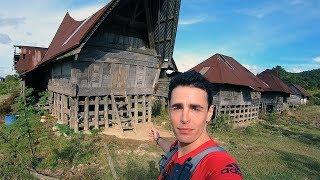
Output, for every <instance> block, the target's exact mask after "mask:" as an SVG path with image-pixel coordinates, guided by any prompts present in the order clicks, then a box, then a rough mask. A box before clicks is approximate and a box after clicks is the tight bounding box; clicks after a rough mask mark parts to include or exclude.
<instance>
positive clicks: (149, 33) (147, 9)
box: [143, 0, 156, 49]
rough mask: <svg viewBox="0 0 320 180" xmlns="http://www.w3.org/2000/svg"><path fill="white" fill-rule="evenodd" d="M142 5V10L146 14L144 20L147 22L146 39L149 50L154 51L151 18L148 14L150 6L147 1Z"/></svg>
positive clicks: (144, 0)
mask: <svg viewBox="0 0 320 180" xmlns="http://www.w3.org/2000/svg"><path fill="white" fill-rule="evenodd" d="M143 2H144V3H143V4H144V9H145V12H146V20H147V29H148V39H149V48H150V49H155V47H156V46H155V40H154V29H153V26H152V21H151V19H152V17H151V13H150V4H149V0H143Z"/></svg>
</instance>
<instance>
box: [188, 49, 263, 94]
mask: <svg viewBox="0 0 320 180" xmlns="http://www.w3.org/2000/svg"><path fill="white" fill-rule="evenodd" d="M191 70H195V71H197V72H200V73H201V74H203V75H204V77H206V78H207V79H208V80H209V81H210V82H211V83H218V84H231V85H240V86H248V87H250V88H252V89H254V90H257V91H262V90H263V89H265V88H268V85H267V84H265V83H264V82H263V81H261V80H260V79H259V78H257V77H256V76H255V75H254V74H252V73H251V72H250V71H249V70H248V69H246V68H245V67H243V66H242V65H241V64H240V63H238V62H237V61H236V60H235V59H233V58H232V57H229V56H225V55H222V54H215V55H213V56H212V57H210V58H209V59H207V60H205V61H203V62H202V63H200V64H198V65H197V66H195V67H194V68H192V69H191Z"/></svg>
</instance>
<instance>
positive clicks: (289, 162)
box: [273, 149, 320, 179]
mask: <svg viewBox="0 0 320 180" xmlns="http://www.w3.org/2000/svg"><path fill="white" fill-rule="evenodd" d="M273 151H274V152H276V153H277V154H278V155H279V156H280V158H281V159H282V160H283V161H284V162H285V164H286V166H288V168H289V169H290V170H291V171H297V172H299V173H298V174H301V176H306V177H309V178H311V179H317V178H319V172H320V163H319V162H317V161H315V160H314V159H313V158H311V157H309V156H306V155H300V154H294V153H291V152H286V151H281V150H275V149H273Z"/></svg>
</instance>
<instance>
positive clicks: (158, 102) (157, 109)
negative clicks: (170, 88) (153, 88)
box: [152, 100, 162, 117]
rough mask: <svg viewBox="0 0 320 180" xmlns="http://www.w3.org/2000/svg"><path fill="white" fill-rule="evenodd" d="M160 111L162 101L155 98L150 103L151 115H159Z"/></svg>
mask: <svg viewBox="0 0 320 180" xmlns="http://www.w3.org/2000/svg"><path fill="white" fill-rule="evenodd" d="M161 112H162V103H161V100H155V101H154V102H153V105H152V116H153V117H157V116H160V115H161Z"/></svg>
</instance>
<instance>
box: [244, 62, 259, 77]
mask: <svg viewBox="0 0 320 180" xmlns="http://www.w3.org/2000/svg"><path fill="white" fill-rule="evenodd" d="M243 66H244V67H245V68H247V69H248V70H249V71H250V72H252V73H253V74H254V75H257V74H258V73H260V72H262V71H263V69H262V68H261V67H259V66H257V65H251V64H243Z"/></svg>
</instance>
